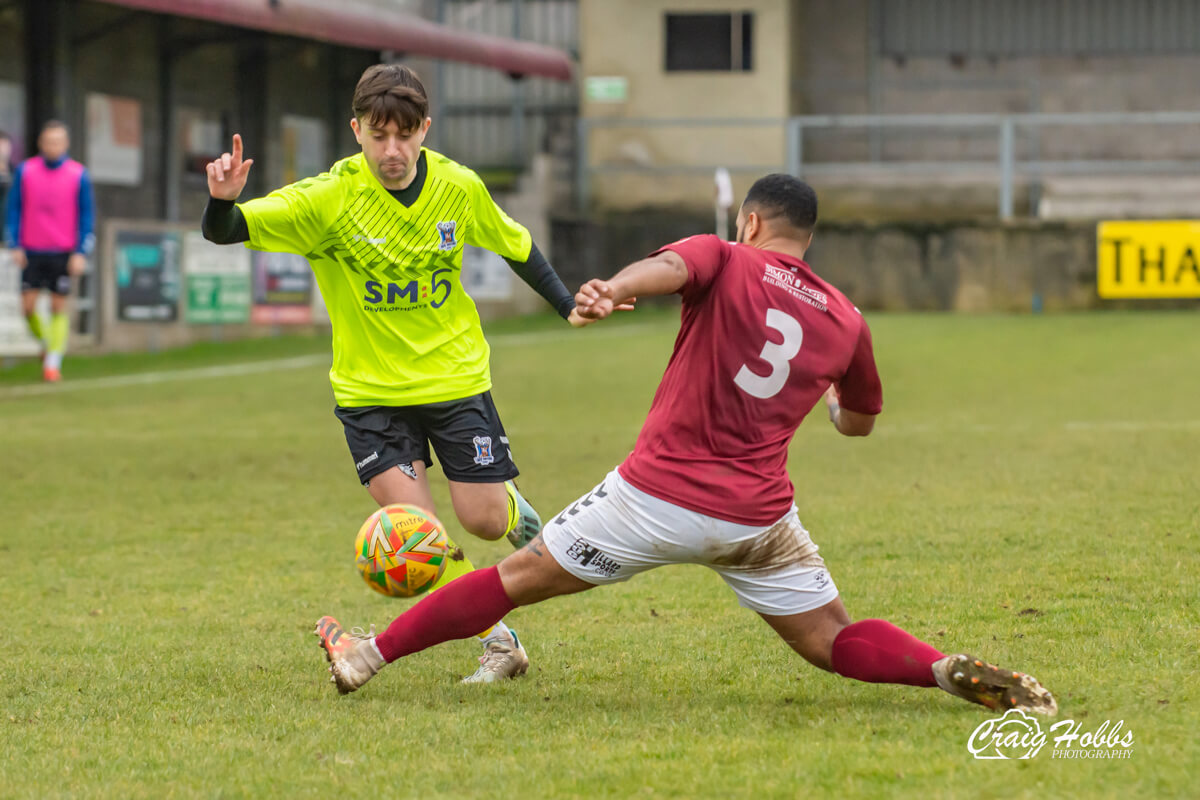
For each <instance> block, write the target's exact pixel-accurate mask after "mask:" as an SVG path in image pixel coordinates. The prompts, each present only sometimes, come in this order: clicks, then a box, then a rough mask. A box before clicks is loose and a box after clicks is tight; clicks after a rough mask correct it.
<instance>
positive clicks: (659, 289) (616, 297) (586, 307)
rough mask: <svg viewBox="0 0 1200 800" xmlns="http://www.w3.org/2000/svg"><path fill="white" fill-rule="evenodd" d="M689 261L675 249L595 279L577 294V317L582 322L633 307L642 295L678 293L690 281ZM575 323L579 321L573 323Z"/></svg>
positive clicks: (574, 315) (582, 287)
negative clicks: (606, 278)
mask: <svg viewBox="0 0 1200 800" xmlns="http://www.w3.org/2000/svg"><path fill="white" fill-rule="evenodd" d="M687 276H688V272H687V264H685V263H684V261H683V257H682V256H680V255H679V254H678V253H676V252H674V251H671V250H664V251H663V252H661V253H658V254H656V255H653V256H650V257H649V258H643V259H642V260H641V261H635V262H633V263H632V264H630V265H629V266H627V267H625V269H623V270H621V271H620V272H618V273H617V274H616V275H614V276H613V277H611V278H609V279H608V280H606V281H605V280H600V279H599V278H593V279H592V280H590V281H588V282H587V283H585V284H584V285H583V286H581V287H580V288H579V293H578V294H576V295H575V311H574V312H573V313H572V315H573V317H578V318H579V319H581V320H585V322H583V323H582V324H585V325H586V324H587V323H588V322H595V321H596V320H601V319H604V318H605V317H607V316H608V315H609V314H611V313H612V312H613V311H614V310H621V309H626V308H631V307H632V304H633V303H634V302H635V301H636V300H637V298H638V297H639V296H642V295H660V294H674V293H675V292H678V291H679V290H680V289H682V288H683V285H684V284H685V283H686V282H687ZM572 324H575V323H574V322H572Z"/></svg>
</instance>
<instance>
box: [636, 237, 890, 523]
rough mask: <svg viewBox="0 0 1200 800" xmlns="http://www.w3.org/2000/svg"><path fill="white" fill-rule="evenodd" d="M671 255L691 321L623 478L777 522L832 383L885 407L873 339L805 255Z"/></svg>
mask: <svg viewBox="0 0 1200 800" xmlns="http://www.w3.org/2000/svg"><path fill="white" fill-rule="evenodd" d="M663 249H664V250H673V251H675V252H676V253H678V254H679V255H680V256H682V257H683V260H684V261H685V262H686V263H687V270H688V278H687V283H685V284H684V286H683V288H682V289H681V290H680V294H682V295H683V314H682V317H683V318H682V322H681V324H680V326H679V335H678V336H677V337H676V339H675V352H674V353H672V354H671V360H670V362H669V363H668V364H667V371H666V373H665V374H664V375H663V379H662V383H661V384H659V387H658V392H657V393H655V395H654V402H653V403H652V404H651V406H650V413H649V415H648V416H647V417H646V423H645V424H644V425H643V426H642V432H641V433H640V434H639V435H638V439H637V445H636V446H635V447H634V450H633V453H631V454H630V456H629V458H627V459H626V460H625V463H623V464H621V466H620V471H621V476H622V477H624V478H625V480H627V481H629V482H630V483H631V484H633V485H634V486H636V487H637V488H639V489H641V490H642V491H644V492H646V493H647V494H651V495H653V496H655V497H658V498H660V499H662V500H666V501H667V502H670V503H674V504H675V505H678V506H682V507H684V508H689V509H692V510H693V511H699V512H700V513H702V514H706V515H708V516H712V517H717V518H719V519H723V520H728V521H730V522H736V523H741V524H744V525H769V524H771V523H773V522H775V521H776V520H778V519H779V518H780V517H782V516H783V515H784V514H786V513H787V512H788V511H790V510H791V507H792V503H793V489H792V482H791V480H790V479H789V478H788V474H787V451H788V444H789V443H790V442H791V440H792V435H793V434H794V433H795V432H796V428H797V426H799V425H800V422H801V421H802V420H803V419H804V417H805V415H806V414H808V412H809V411H810V410H811V409H812V407H813V405H814V404H816V403H817V401H818V400H820V399H821V395H822V394H824V392H825V390H826V389H827V388H828V387H829V385H830V384H831V383H836V384H837V386H838V390H839V392H840V395H841V398H840V401H841V404H842V406H843V407H845V408H847V409H849V410H850V411H857V412H859V413H861V414H878V413H879V412H880V410H881V409H882V408H883V394H882V390H881V387H880V384H879V374H878V373H877V372H876V370H875V357H874V354H873V353H872V351H871V332H870V331H869V330H868V329H867V323H866V321H864V320H863V318H862V315H860V314H859V312H858V309H857V308H855V307H854V305H853V304H852V303H851V302H850V301H849V300H847V299H846V298H845V296H844V295H842V293H841V292H839V291H838V290H837V289H836V288H834V287H833V286H831V285H830V284H828V283H826V282H825V281H823V280H821V279H820V278H818V277H817V276H816V275H815V274H813V272H812V270H811V269H809V266H808V264H806V263H804V262H803V261H801V260H800V259H797V258H793V257H791V256H787V255H784V254H783V253H777V252H774V251H770V250H760V249H758V248H754V247H750V246H748V245H741V244H733V243H730V242H726V241H723V240H721V239H720V238H718V237H716V236H692V237H690V238H688V239H683V240H681V241H678V242H675V243H674V244H670V245H667V246H666V247H665V248H663ZM659 252H661V251H659Z"/></svg>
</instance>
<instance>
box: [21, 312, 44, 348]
mask: <svg viewBox="0 0 1200 800" xmlns="http://www.w3.org/2000/svg"><path fill="white" fill-rule="evenodd" d="M25 321H26V322H28V323H29V332H30V333H32V334H33V338H35V339H37V340H38V341H39V342H41V341H44V340H45V338H46V323H44V322H43V321H42V315H41V314H39V313H38V312H36V311H34V312H33V313H32V314H30V315H29V316H27V317H25Z"/></svg>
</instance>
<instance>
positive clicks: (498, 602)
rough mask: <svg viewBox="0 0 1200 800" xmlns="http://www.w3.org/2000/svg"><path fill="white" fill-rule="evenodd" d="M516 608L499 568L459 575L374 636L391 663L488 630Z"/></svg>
mask: <svg viewBox="0 0 1200 800" xmlns="http://www.w3.org/2000/svg"><path fill="white" fill-rule="evenodd" d="M514 608H516V606H515V605H513V602H512V600H509V599H508V595H507V594H506V593H505V592H504V585H503V584H501V583H500V570H498V569H496V567H488V568H487V569H477V570H475V571H474V572H469V573H467V574H466V575H463V576H462V577H461V578H456V579H455V580H453V581H450V583H448V584H446V585H445V586H443V587H442V588H440V589H438V590H437V591H435V592H434V593H433V594H431V595H429V596H428V597H425V598H423V599H422V600H421V602H419V603H417V604H416V605H415V606H413V607H412V608H410V609H409V610H408V611H405V612H404V613H403V614H401V615H400V616H398V617H396V619H394V620H392V624H391V625H388V629H387V630H386V631H384V632H383V633H381V634H379V635H378V636H376V637H375V646H376V647H378V648H379V653H380V655H382V656H383V658H384V660H385V661H387V662H388V663H391V662H393V661H395V660H396V659H398V658H403V657H404V656H407V655H411V654H412V653H416V652H418V651H420V650H424V649H425V648H426V647H433V646H434V645H435V644H441V643H442V642H448V641H450V640H451V639H469V638H471V637H472V636H476V635H478V634H479V632H480V631H486V630H487V629H488V628H490V627H491V626H493V625H495V624H496V623H497V622H499V621H500V620H502V619H504V615H505V614H507V613H508V612H510V611H512V610H513V609H514Z"/></svg>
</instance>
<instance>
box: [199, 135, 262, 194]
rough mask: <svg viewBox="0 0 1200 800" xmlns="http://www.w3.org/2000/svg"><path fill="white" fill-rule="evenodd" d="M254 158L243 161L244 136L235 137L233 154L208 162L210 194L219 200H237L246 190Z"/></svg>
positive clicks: (206, 170)
mask: <svg viewBox="0 0 1200 800" xmlns="http://www.w3.org/2000/svg"><path fill="white" fill-rule="evenodd" d="M253 163H254V159H253V158H248V159H246V160H245V161H243V160H242V135H241V134H240V133H235V134H234V135H233V152H231V153H223V154H222V155H221V157H220V158H218V159H216V160H214V161H210V162H208V166H207V167H206V168H205V172H207V173H208V193H209V194H210V195H212V196H213V197H215V198H217V199H218V200H237V199H238V195H240V194H241V193H242V189H244V188H246V176H247V175H249V174H250V165H251V164H253Z"/></svg>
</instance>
